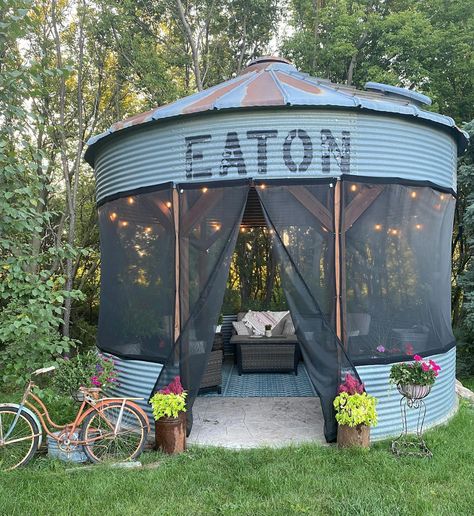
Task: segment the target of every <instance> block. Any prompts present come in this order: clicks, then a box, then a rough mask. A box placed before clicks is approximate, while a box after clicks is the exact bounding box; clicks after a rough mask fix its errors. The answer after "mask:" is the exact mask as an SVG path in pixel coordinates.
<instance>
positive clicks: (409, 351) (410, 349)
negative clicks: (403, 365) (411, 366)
mask: <svg viewBox="0 0 474 516" xmlns="http://www.w3.org/2000/svg"><path fill="white" fill-rule="evenodd" d="M414 352H415V350H414V348H413V346H412V345H411V344H410V343H408V344H406V346H405V353H406V354H407V355H413V353H414Z"/></svg>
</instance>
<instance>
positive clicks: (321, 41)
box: [283, 0, 474, 123]
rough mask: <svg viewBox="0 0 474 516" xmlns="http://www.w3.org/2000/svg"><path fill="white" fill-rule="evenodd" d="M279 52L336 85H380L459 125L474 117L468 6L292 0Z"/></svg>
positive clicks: (473, 40) (473, 35)
mask: <svg viewBox="0 0 474 516" xmlns="http://www.w3.org/2000/svg"><path fill="white" fill-rule="evenodd" d="M290 5H291V19H290V23H291V24H292V25H293V28H294V31H293V33H292V35H291V36H290V37H288V38H287V39H286V40H285V42H284V44H283V53H284V54H285V55H286V56H288V57H290V58H291V59H292V60H293V61H294V62H295V63H296V64H297V65H298V66H299V67H300V68H301V69H302V70H304V71H307V72H310V73H312V74H315V75H317V76H320V77H323V78H329V79H330V80H332V81H335V82H346V81H348V82H349V83H353V84H354V85H357V86H359V87H361V86H363V85H364V83H365V82H366V81H378V82H385V83H389V84H393V85H399V86H404V87H409V88H416V89H418V90H421V91H423V92H425V93H426V94H428V95H430V96H431V97H432V98H433V100H434V102H433V109H435V110H439V111H441V112H442V113H445V114H447V115H450V116H452V117H453V118H455V119H456V120H457V121H458V122H459V123H460V122H462V121H466V120H470V119H471V118H473V116H474V88H473V77H474V53H473V51H472V49H473V48H474V10H473V9H472V3H471V2H469V1H460V2H448V3H446V2H445V1H444V0H422V1H419V2H413V1H411V0H400V1H396V2H380V1H378V0H356V1H353V0H326V1H324V2H322V1H317V2H315V1H314V0H292V1H291V3H290Z"/></svg>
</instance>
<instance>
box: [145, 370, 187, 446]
mask: <svg viewBox="0 0 474 516" xmlns="http://www.w3.org/2000/svg"><path fill="white" fill-rule="evenodd" d="M186 396H187V392H186V391H185V390H184V389H183V386H182V385H181V380H180V377H179V376H176V377H175V379H174V380H173V381H172V382H171V383H170V384H169V385H168V386H167V387H165V388H164V389H161V390H159V391H158V392H156V393H155V394H154V395H153V397H152V398H151V399H150V403H151V406H152V410H153V417H154V419H155V448H156V449H157V450H162V451H163V452H165V453H169V454H175V453H182V452H184V450H185V449H186V414H185V412H186Z"/></svg>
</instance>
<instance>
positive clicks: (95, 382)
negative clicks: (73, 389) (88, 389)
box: [91, 376, 102, 387]
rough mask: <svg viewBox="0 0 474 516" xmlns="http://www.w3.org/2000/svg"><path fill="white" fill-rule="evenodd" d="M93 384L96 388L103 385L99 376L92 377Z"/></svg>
mask: <svg viewBox="0 0 474 516" xmlns="http://www.w3.org/2000/svg"><path fill="white" fill-rule="evenodd" d="M91 382H92V383H93V384H94V385H95V386H96V387H100V386H101V385H102V384H101V383H100V381H99V379H98V378H97V376H92V377H91Z"/></svg>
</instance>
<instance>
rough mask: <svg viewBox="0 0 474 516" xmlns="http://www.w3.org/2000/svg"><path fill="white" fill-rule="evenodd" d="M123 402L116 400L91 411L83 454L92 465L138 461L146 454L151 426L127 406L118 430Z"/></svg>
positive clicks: (84, 437)
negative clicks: (106, 462) (145, 449)
mask: <svg viewBox="0 0 474 516" xmlns="http://www.w3.org/2000/svg"><path fill="white" fill-rule="evenodd" d="M121 408H122V403H121V402H117V401H115V402H114V401H113V402H110V403H106V404H105V405H102V406H101V407H100V408H99V409H97V411H94V412H91V413H90V414H89V415H88V416H87V417H86V418H85V419H84V423H83V425H82V431H81V440H83V441H86V444H85V445H84V452H85V454H86V455H87V457H88V458H89V459H90V460H91V461H92V462H105V461H114V462H124V461H127V460H134V459H136V458H137V457H138V456H139V455H140V454H141V453H142V451H143V447H144V446H145V442H146V439H147V436H148V426H147V422H146V420H145V418H144V417H143V415H142V414H141V413H140V412H138V411H137V410H136V409H135V408H134V407H133V406H132V405H130V404H128V403H126V404H125V407H124V410H123V414H122V420H121V422H120V425H119V428H117V430H116V429H115V427H116V426H117V421H118V418H119V416H120V411H121Z"/></svg>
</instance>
